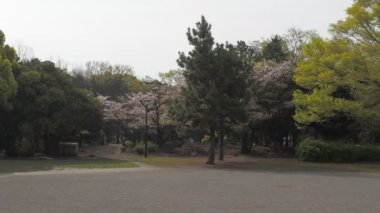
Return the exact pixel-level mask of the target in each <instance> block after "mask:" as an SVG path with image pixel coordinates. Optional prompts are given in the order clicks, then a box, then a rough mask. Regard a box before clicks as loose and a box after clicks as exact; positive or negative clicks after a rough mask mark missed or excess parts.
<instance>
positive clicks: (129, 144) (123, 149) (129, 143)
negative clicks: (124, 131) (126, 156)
mask: <svg viewBox="0 0 380 213" xmlns="http://www.w3.org/2000/svg"><path fill="white" fill-rule="evenodd" d="M133 147H135V144H134V143H133V142H132V141H125V142H124V144H123V146H122V147H121V148H120V151H121V152H126V151H127V150H131V149H133Z"/></svg>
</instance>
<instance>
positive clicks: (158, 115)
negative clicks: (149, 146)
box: [156, 108, 163, 149]
mask: <svg viewBox="0 0 380 213" xmlns="http://www.w3.org/2000/svg"><path fill="white" fill-rule="evenodd" d="M156 121H157V130H156V131H157V144H158V146H159V147H160V149H161V148H162V145H163V144H162V143H161V124H160V111H159V109H158V108H156Z"/></svg>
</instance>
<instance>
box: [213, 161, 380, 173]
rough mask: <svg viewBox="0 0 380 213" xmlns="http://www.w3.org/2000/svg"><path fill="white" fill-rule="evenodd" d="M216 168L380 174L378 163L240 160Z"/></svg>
mask: <svg viewBox="0 0 380 213" xmlns="http://www.w3.org/2000/svg"><path fill="white" fill-rule="evenodd" d="M216 168H221V169H232V170H234V169H236V170H248V171H249V170H250V171H269V172H376V173H379V172H380V163H310V162H303V161H300V160H296V159H277V158H276V159H271V158H269V159H266V158H248V157H246V158H240V159H237V160H230V161H229V160H228V159H227V161H226V162H223V163H219V164H218V165H217V166H216Z"/></svg>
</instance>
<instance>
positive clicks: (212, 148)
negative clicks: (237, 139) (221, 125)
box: [206, 127, 215, 165]
mask: <svg viewBox="0 0 380 213" xmlns="http://www.w3.org/2000/svg"><path fill="white" fill-rule="evenodd" d="M206 164H210V165H214V164H215V130H214V128H213V127H210V146H209V149H208V159H207V163H206Z"/></svg>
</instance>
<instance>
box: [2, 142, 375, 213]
mask: <svg viewBox="0 0 380 213" xmlns="http://www.w3.org/2000/svg"><path fill="white" fill-rule="evenodd" d="M106 149H108V151H107V150H106V151H105V152H102V153H103V154H104V155H108V157H120V156H123V155H124V154H121V153H118V152H117V151H116V149H115V147H112V146H111V147H108V148H106ZM96 151H97V153H96ZM89 152H94V153H93V154H95V155H96V154H98V155H96V156H97V157H105V156H101V155H103V154H101V151H100V150H96V149H94V150H88V152H85V153H83V154H84V155H86V154H88V153H89ZM116 155H120V156H116ZM123 157H126V156H123ZM134 158H136V159H138V160H140V158H139V157H136V156H134ZM162 159H163V158H162ZM175 160H176V159H174V161H175ZM204 160H205V159H204V158H192V160H191V161H190V162H191V163H189V164H175V165H176V166H175V168H173V167H171V168H162V167H160V168H159V167H152V166H143V167H140V168H130V169H105V170H98V169H96V170H92V171H88V172H83V171H87V170H80V171H82V172H78V171H77V172H75V171H70V172H69V171H66V172H59V171H58V172H57V171H54V172H37V173H19V174H17V175H4V176H0V188H1V190H0V207H1V212H36V213H37V212H38V213H44V212H107V213H108V212H292V213H293V212H334V213H336V212H345V213H346V212H365V213H371V212H374V213H375V212H376V213H377V212H379V210H380V203H379V202H378V201H379V200H380V173H379V172H378V170H377V169H378V165H373V167H376V168H375V169H373V168H372V167H371V165H367V166H362V165H359V166H357V165H353V166H351V167H352V168H354V169H353V170H354V171H355V172H353V171H350V166H349V165H341V166H339V169H340V170H338V171H334V168H338V167H336V165H330V164H326V165H324V166H322V167H321V166H320V165H318V167H317V166H313V165H314V164H311V165H312V166H310V165H309V164H307V166H306V167H302V165H304V164H300V162H298V161H292V160H289V161H288V162H287V163H283V164H281V163H280V162H279V161H280V160H276V159H245V158H236V159H232V160H228V161H227V162H226V163H224V164H219V165H218V166H216V167H207V166H204V165H203V163H204ZM248 161H250V162H248ZM146 162H147V163H148V164H155V163H157V161H154V160H152V161H146ZM152 162H153V163H152ZM162 162H164V161H159V162H158V165H164V164H163V163H162ZM247 162H248V163H247ZM164 163H165V162H164ZM140 165H144V164H140ZM165 165H166V164H165ZM169 165H170V164H169ZM177 165H185V167H183V166H182V167H181V166H177ZM255 165H256V166H255ZM257 165H261V166H257ZM263 165H264V166H263ZM342 168H343V169H342ZM360 169H362V170H360ZM36 174H38V175H36Z"/></svg>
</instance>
